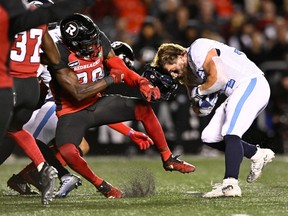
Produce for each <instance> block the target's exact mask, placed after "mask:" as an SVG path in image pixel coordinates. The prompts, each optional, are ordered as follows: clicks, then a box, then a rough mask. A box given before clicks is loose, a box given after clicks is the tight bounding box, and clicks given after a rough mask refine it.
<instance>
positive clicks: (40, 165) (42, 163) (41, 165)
mask: <svg viewBox="0 0 288 216" xmlns="http://www.w3.org/2000/svg"><path fill="white" fill-rule="evenodd" d="M43 166H44V162H41V163H40V164H39V165H38V166H37V167H36V168H37V170H38V172H40V171H41V170H42V168H43Z"/></svg>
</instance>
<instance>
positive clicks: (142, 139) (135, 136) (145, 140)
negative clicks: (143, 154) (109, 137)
mask: <svg viewBox="0 0 288 216" xmlns="http://www.w3.org/2000/svg"><path fill="white" fill-rule="evenodd" d="M128 136H129V138H130V139H131V140H132V141H133V142H134V143H136V144H137V145H138V146H139V148H140V150H146V149H148V148H149V147H150V145H154V142H153V141H152V139H151V138H150V137H149V136H147V135H146V134H144V133H142V132H138V131H134V130H133V129H131V130H130V132H129V134H128Z"/></svg>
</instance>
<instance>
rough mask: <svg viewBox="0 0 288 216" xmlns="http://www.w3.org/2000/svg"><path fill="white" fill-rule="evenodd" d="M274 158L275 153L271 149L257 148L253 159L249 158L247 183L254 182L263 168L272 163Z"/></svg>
mask: <svg viewBox="0 0 288 216" xmlns="http://www.w3.org/2000/svg"><path fill="white" fill-rule="evenodd" d="M274 157H275V153H274V152H273V151H272V150H271V149H266V148H263V149H261V148H260V147H257V151H256V153H255V155H253V157H251V171H250V173H249V175H248V176H247V182H248V183H252V182H254V181H256V180H257V179H258V178H259V177H260V175H261V173H262V170H263V168H264V167H265V166H266V165H267V164H268V163H269V162H271V161H272V159H273V158H274Z"/></svg>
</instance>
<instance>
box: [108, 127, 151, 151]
mask: <svg viewBox="0 0 288 216" xmlns="http://www.w3.org/2000/svg"><path fill="white" fill-rule="evenodd" d="M108 126H109V127H110V128H112V129H114V130H116V131H118V132H119V133H122V134H123V135H125V136H128V137H129V138H130V139H131V140H132V141H133V142H134V143H136V144H137V145H138V146H139V148H140V150H146V149H148V148H149V147H150V146H151V145H153V144H154V142H153V140H152V139H151V138H150V137H149V136H147V135H146V134H145V133H142V132H139V131H135V130H133V129H132V128H131V127H129V126H127V125H125V124H123V123H116V124H109V125H108Z"/></svg>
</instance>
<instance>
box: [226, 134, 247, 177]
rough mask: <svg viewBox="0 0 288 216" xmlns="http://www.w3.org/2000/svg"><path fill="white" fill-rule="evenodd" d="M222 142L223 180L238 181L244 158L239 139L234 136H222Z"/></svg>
mask: <svg viewBox="0 0 288 216" xmlns="http://www.w3.org/2000/svg"><path fill="white" fill-rule="evenodd" d="M224 141H225V144H226V149H225V176H224V179H226V178H235V179H238V176H239V171H240V165H241V163H242V160H243V156H244V152H243V146H242V143H241V139H240V137H238V136H236V135H226V136H224Z"/></svg>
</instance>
